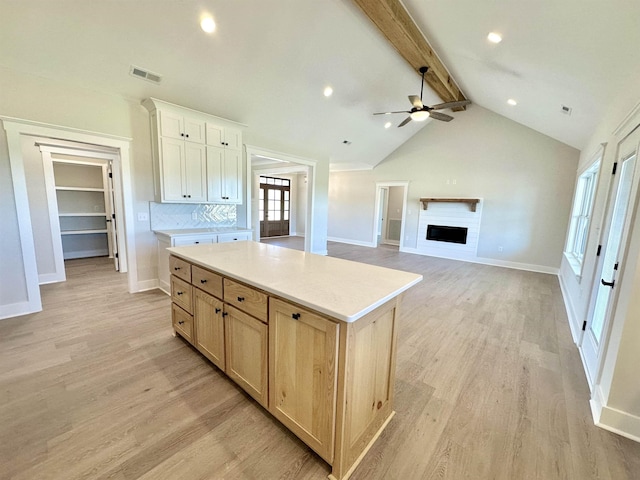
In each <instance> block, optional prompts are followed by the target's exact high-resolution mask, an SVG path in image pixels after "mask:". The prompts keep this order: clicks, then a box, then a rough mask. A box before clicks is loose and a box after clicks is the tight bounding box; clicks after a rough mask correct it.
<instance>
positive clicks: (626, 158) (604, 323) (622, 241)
mask: <svg viewBox="0 0 640 480" xmlns="http://www.w3.org/2000/svg"><path fill="white" fill-rule="evenodd" d="M639 139H640V130H638V131H635V132H634V133H632V134H631V135H629V136H628V137H627V138H625V139H624V140H623V141H622V142H621V143H620V144H619V147H618V152H617V156H618V158H617V167H616V176H617V177H618V178H617V179H616V180H615V181H614V185H615V187H614V190H613V191H612V195H611V197H610V198H609V205H608V206H607V224H608V229H607V230H606V231H605V233H604V235H603V237H602V238H603V239H605V241H604V243H603V244H602V251H601V255H600V260H599V263H598V268H597V269H596V277H595V282H594V287H593V292H592V297H591V298H592V299H591V306H590V309H589V315H588V320H587V325H586V331H585V336H584V339H583V342H582V351H583V356H584V360H585V366H586V369H587V378H588V380H589V384H590V385H591V386H593V385H594V384H595V383H596V382H597V380H598V378H597V377H598V374H599V372H600V368H601V360H602V358H603V357H604V355H603V354H604V352H605V350H606V345H607V341H608V333H609V325H610V321H611V318H612V316H613V314H614V311H615V304H616V299H617V291H618V290H617V283H618V280H619V277H620V275H621V274H622V271H623V267H624V263H623V262H624V258H625V250H626V243H627V242H626V241H627V237H628V233H629V227H630V223H631V216H632V215H631V214H632V212H633V210H634V209H633V206H634V204H635V201H636V194H637V190H638V181H637V180H636V176H637V173H636V172H637V170H638V169H636V164H637V150H638V141H639Z"/></svg>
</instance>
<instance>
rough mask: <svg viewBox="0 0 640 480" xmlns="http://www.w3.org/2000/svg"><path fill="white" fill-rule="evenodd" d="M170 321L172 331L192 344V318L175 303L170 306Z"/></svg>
mask: <svg viewBox="0 0 640 480" xmlns="http://www.w3.org/2000/svg"><path fill="white" fill-rule="evenodd" d="M171 321H172V323H173V329H174V330H175V332H176V333H179V334H180V336H181V337H183V338H184V339H185V340H188V341H189V343H191V344H193V317H192V316H191V315H189V314H188V313H187V312H185V311H184V310H183V309H181V308H180V307H179V306H178V305H176V304H175V303H172V304H171Z"/></svg>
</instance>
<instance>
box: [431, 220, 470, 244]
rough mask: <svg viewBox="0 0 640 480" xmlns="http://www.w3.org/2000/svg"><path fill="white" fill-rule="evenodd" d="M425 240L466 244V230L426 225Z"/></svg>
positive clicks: (464, 228)
mask: <svg viewBox="0 0 640 480" xmlns="http://www.w3.org/2000/svg"><path fill="white" fill-rule="evenodd" d="M427 240H434V241H436V242H449V243H462V244H466V243H467V228H466V227H450V226H447V225H427Z"/></svg>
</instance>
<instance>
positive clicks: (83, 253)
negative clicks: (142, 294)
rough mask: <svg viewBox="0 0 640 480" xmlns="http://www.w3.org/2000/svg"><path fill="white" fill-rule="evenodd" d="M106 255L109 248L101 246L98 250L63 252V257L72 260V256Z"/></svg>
mask: <svg viewBox="0 0 640 480" xmlns="http://www.w3.org/2000/svg"><path fill="white" fill-rule="evenodd" d="M108 256H109V249H108V248H101V249H99V250H76V251H73V252H68V253H65V254H64V259H65V260H73V259H74V258H88V257H108ZM138 291H139V290H138Z"/></svg>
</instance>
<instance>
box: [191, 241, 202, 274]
mask: <svg viewBox="0 0 640 480" xmlns="http://www.w3.org/2000/svg"><path fill="white" fill-rule="evenodd" d="M193 243H194V244H196V245H198V244H199V243H200V242H193ZM202 283H204V282H202Z"/></svg>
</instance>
